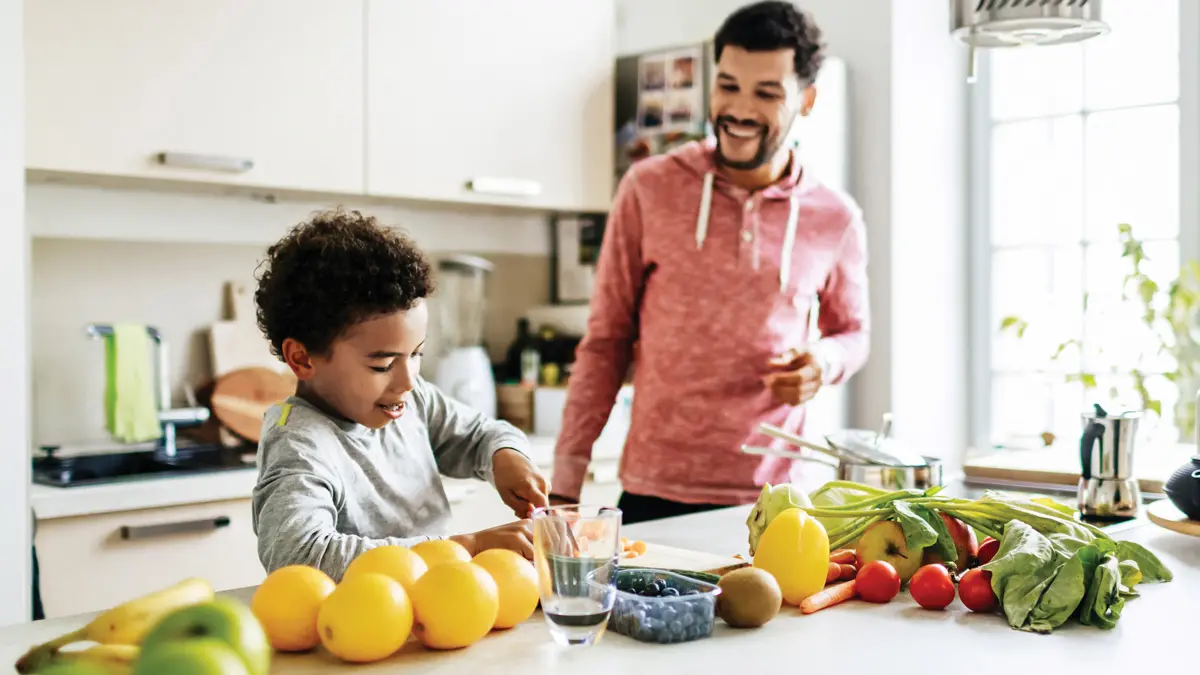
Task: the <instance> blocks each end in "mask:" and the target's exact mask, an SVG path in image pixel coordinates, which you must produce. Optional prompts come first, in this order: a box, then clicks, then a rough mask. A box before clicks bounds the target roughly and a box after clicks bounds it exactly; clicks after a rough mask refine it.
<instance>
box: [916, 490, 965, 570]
mask: <svg viewBox="0 0 1200 675" xmlns="http://www.w3.org/2000/svg"><path fill="white" fill-rule="evenodd" d="M912 510H913V512H914V513H916V514H917V515H918V516H921V518H922V519H924V520H925V522H926V523H929V526H930V527H932V528H933V531H934V532H936V533H937V540H936V541H934V543H933V544H931V546H930V550H931V551H933V552H934V553H937V554H938V555H939V556H941V558H942V560H944V561H945V562H951V561H954V560H958V547H957V546H955V544H954V537H953V536H952V535H951V534H950V528H948V527H946V521H944V520H942V517H941V516H940V515H938V514H937V512H935V511H934V510H933V509H930V508H927V507H924V506H913V507H912ZM965 571H966V570H959V572H965Z"/></svg>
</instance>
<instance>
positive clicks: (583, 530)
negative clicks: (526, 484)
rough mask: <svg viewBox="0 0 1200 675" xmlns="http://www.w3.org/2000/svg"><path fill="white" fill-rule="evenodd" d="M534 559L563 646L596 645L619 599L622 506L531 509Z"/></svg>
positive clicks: (553, 630) (547, 612)
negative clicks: (532, 510)
mask: <svg viewBox="0 0 1200 675" xmlns="http://www.w3.org/2000/svg"><path fill="white" fill-rule="evenodd" d="M533 550H534V562H535V564H536V565H537V570H538V591H539V593H540V595H541V600H542V614H543V615H544V616H545V617H546V624H547V625H548V626H549V627H550V636H551V637H552V638H553V639H554V641H555V642H556V643H558V644H560V645H590V644H594V643H595V642H596V641H597V640H598V639H599V638H600V636H601V635H603V634H604V631H605V629H606V628H607V626H608V617H609V615H610V614H611V613H612V608H613V602H614V601H615V600H616V596H617V587H616V573H617V558H618V556H619V555H620V553H621V510H620V509H617V508H614V507H611V506H587V505H575V504H572V505H567V506H552V507H548V508H539V509H537V510H536V511H534V513H533Z"/></svg>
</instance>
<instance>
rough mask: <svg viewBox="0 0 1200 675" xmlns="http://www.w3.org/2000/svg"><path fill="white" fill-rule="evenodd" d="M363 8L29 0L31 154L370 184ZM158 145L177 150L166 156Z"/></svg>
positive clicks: (64, 160) (206, 178)
mask: <svg viewBox="0 0 1200 675" xmlns="http://www.w3.org/2000/svg"><path fill="white" fill-rule="evenodd" d="M417 4H433V3H417ZM501 4H503V3H501ZM363 9H364V5H363V0H254V1H253V2H244V1H241V0H177V1H173V2H161V1H160V0H107V1H105V2H94V1H93V0H36V1H35V2H28V3H26V4H25V22H26V23H25V50H26V51H25V62H26V126H27V129H26V139H27V140H26V166H27V167H28V168H30V169H33V170H45V171H50V172H65V173H82V174H92V175H105V176H119V177H132V178H150V179H168V180H182V181H189V182H199V183H221V184H232V185H246V186H261V187H267V188H277V189H295V190H307V191H318V192H324V191H330V192H348V193H361V192H362V190H363V95H364V94H363V78H364V65H363V57H364V53H363V47H364V45H363V22H364V16H363ZM418 61H419V59H413V60H410V61H409V64H410V65H413V66H415V65H416V64H417V63H418ZM402 65H403V64H402ZM407 131H408V132H411V131H412V130H411V129H410V130H407ZM160 153H172V154H171V155H169V157H170V160H169V162H168V164H166V165H164V164H161V163H160V162H159V161H158V159H157V158H158V157H159V155H160ZM164 225H165V224H164Z"/></svg>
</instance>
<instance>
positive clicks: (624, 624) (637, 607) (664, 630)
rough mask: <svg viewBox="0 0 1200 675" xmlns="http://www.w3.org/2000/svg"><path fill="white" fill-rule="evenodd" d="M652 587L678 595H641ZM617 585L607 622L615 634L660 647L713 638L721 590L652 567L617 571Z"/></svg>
mask: <svg viewBox="0 0 1200 675" xmlns="http://www.w3.org/2000/svg"><path fill="white" fill-rule="evenodd" d="M653 584H659V585H660V586H661V587H662V588H663V589H673V592H674V593H677V595H666V596H658V597H647V596H644V595H641V594H640V592H641V591H642V590H644V589H646V588H649V587H650V586H651V585H653ZM616 585H617V597H616V601H615V602H614V603H613V610H612V616H611V617H610V618H609V622H608V625H609V627H610V628H612V629H613V630H614V631H616V632H618V633H620V634H622V635H625V636H628V637H631V638H633V639H635V640H640V641H642V642H657V643H659V644H670V643H674V642H689V641H691V640H699V639H701V638H706V637H709V636H710V635H712V631H713V624H714V623H716V613H717V596H718V595H720V594H721V589H720V587H718V586H715V585H713V584H709V583H705V582H703V581H699V580H697V579H691V578H688V577H685V576H682V575H679V574H675V573H674V572H668V571H667V570H660V569H654V568H649V567H646V568H642V567H638V568H625V569H621V570H618V571H617V574H616ZM667 592H668V593H671V592H672V591H667Z"/></svg>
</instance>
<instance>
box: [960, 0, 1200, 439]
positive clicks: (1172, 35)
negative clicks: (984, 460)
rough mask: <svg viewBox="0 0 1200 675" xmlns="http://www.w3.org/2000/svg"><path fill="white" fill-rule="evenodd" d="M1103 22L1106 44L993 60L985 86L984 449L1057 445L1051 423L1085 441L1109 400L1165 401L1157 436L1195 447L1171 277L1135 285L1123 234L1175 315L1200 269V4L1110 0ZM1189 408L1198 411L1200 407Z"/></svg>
mask: <svg viewBox="0 0 1200 675" xmlns="http://www.w3.org/2000/svg"><path fill="white" fill-rule="evenodd" d="M1104 19H1105V20H1106V21H1107V22H1108V24H1109V25H1110V26H1111V28H1112V32H1111V33H1110V34H1109V35H1107V36H1105V37H1103V38H1098V39H1094V40H1091V41H1086V42H1083V43H1079V44H1075V45H1063V46H1055V47H1040V48H1029V49H1020V50H1013V49H1005V50H990V51H984V52H982V53H981V54H980V77H979V80H978V81H977V82H976V83H975V84H974V85H971V86H972V87H973V88H974V91H973V92H972V98H973V100H972V108H973V111H972V124H971V129H972V131H971V133H972V145H971V147H972V154H973V157H972V170H973V181H974V184H973V187H972V209H973V225H972V240H973V243H972V278H973V289H972V308H973V309H972V311H973V316H972V319H971V320H972V334H973V338H972V352H973V354H972V356H973V362H974V365H973V371H972V379H973V383H972V394H973V397H974V401H973V404H972V406H973V419H972V427H973V436H974V441H975V444H976V447H983V448H989V447H997V446H1004V447H1035V446H1040V445H1042V444H1044V442H1045V441H1046V440H1047V439H1046V438H1045V436H1044V434H1046V433H1047V432H1049V433H1051V434H1054V435H1055V436H1056V437H1057V438H1059V439H1060V442H1064V443H1071V442H1074V441H1075V439H1077V438H1078V437H1079V434H1080V432H1081V423H1080V418H1079V414H1080V412H1082V411H1083V410H1084V409H1085V408H1090V407H1091V405H1092V404H1093V403H1099V404H1101V405H1104V406H1106V407H1111V406H1120V405H1130V406H1137V407H1142V406H1143V402H1145V401H1150V402H1151V403H1149V406H1150V407H1151V408H1153V407H1154V405H1155V404H1154V403H1153V402H1154V401H1157V402H1159V405H1161V417H1160V416H1158V415H1149V416H1148V417H1147V418H1146V420H1145V422H1146V424H1147V429H1146V432H1147V436H1148V437H1149V438H1150V439H1151V440H1153V441H1154V442H1156V443H1157V442H1164V443H1176V442H1179V441H1180V435H1181V431H1180V430H1181V429H1183V428H1188V425H1189V424H1190V420H1188V419H1185V418H1179V419H1177V409H1176V403H1177V402H1178V401H1179V400H1180V398H1181V397H1180V394H1179V392H1180V391H1181V390H1182V391H1184V392H1185V393H1184V395H1183V398H1184V399H1186V401H1187V403H1188V404H1191V403H1192V402H1193V401H1194V397H1195V391H1196V388H1197V387H1200V381H1196V380H1189V381H1187V382H1184V383H1183V385H1182V386H1180V385H1179V384H1178V380H1179V379H1180V378H1179V376H1178V375H1177V374H1176V373H1177V371H1178V370H1179V369H1178V368H1177V367H1176V365H1175V363H1176V362H1175V360H1174V359H1173V358H1171V356H1170V355H1169V354H1162V353H1160V351H1159V350H1158V346H1159V344H1160V343H1159V342H1158V341H1157V340H1156V337H1155V333H1154V332H1152V328H1151V327H1150V326H1148V325H1147V323H1146V322H1145V321H1143V316H1144V314H1145V311H1144V309H1143V306H1142V304H1141V301H1140V300H1139V299H1138V297H1139V296H1138V290H1139V288H1140V289H1144V290H1146V291H1152V290H1154V286H1152V285H1151V284H1150V283H1149V282H1142V283H1140V284H1139V283H1137V282H1136V280H1135V283H1133V284H1127V283H1125V277H1126V275H1127V274H1128V273H1129V272H1130V271H1131V270H1132V267H1131V264H1132V259H1131V258H1130V257H1128V256H1124V257H1123V255H1122V253H1123V252H1125V250H1126V249H1125V245H1124V244H1123V243H1122V234H1121V232H1120V231H1119V229H1118V226H1119V225H1121V224H1128V225H1129V226H1131V228H1132V237H1133V238H1134V239H1135V240H1136V241H1138V242H1141V243H1142V245H1143V250H1144V254H1145V258H1146V260H1145V262H1144V263H1142V266H1141V269H1142V271H1143V272H1144V273H1145V275H1146V276H1147V277H1148V278H1149V279H1150V280H1152V281H1153V283H1154V284H1157V288H1158V289H1159V293H1157V294H1155V295H1154V299H1153V302H1155V303H1158V305H1156V306H1159V307H1161V304H1162V303H1163V302H1164V294H1163V293H1162V291H1164V290H1165V289H1167V288H1168V286H1169V284H1170V283H1171V282H1172V281H1174V280H1176V279H1177V278H1179V276H1180V271H1181V269H1186V268H1187V266H1188V265H1190V264H1191V261H1193V260H1196V261H1200V234H1197V230H1198V229H1200V222H1197V218H1198V217H1200V208H1197V205H1196V203H1194V200H1196V199H1197V197H1196V196H1195V195H1193V194H1190V192H1191V190H1192V189H1193V188H1188V189H1181V186H1183V185H1186V184H1188V183H1185V179H1184V177H1185V176H1186V177H1187V180H1188V181H1189V182H1190V183H1191V184H1194V183H1195V180H1196V179H1197V176H1196V174H1195V173H1194V170H1193V169H1192V167H1193V166H1194V165H1196V163H1197V162H1198V161H1200V157H1198V156H1197V155H1200V152H1197V148H1196V147H1195V146H1196V145H1197V143H1196V141H1197V135H1200V110H1198V109H1197V106H1196V99H1198V98H1200V91H1197V90H1200V77H1198V76H1200V65H1197V64H1196V61H1197V58H1196V57H1197V53H1200V48H1197V47H1194V46H1193V45H1194V43H1197V42H1198V41H1200V3H1191V2H1190V1H1184V0H1106V2H1105V3H1104ZM1194 49H1196V50H1197V52H1193V50H1194ZM1181 69H1182V70H1183V72H1182V73H1181ZM1123 287H1128V290H1129V291H1131V292H1132V295H1131V297H1132V298H1133V299H1123V297H1122V296H1123ZM1155 326H1156V329H1157V330H1160V331H1161V330H1162V329H1163V328H1164V327H1165V326H1166V324H1164V323H1162V322H1161V321H1160V322H1158V323H1157V324H1155ZM1197 330H1198V331H1200V325H1198V328H1197ZM1135 369H1136V370H1138V371H1139V372H1141V373H1142V374H1143V379H1142V384H1143V385H1144V389H1142V388H1139V381H1138V378H1136V377H1135V376H1134V374H1133V371H1134V370H1135ZM1172 379H1175V380H1176V381H1175V382H1173V381H1172ZM1184 379H1187V378H1184ZM1189 387H1190V392H1191V393H1190V394H1188V393H1186V392H1187V391H1189ZM1181 412H1182V414H1187V415H1189V416H1190V414H1191V413H1190V405H1189V407H1188V408H1187V409H1186V410H1182V411H1181Z"/></svg>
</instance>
